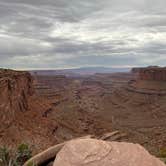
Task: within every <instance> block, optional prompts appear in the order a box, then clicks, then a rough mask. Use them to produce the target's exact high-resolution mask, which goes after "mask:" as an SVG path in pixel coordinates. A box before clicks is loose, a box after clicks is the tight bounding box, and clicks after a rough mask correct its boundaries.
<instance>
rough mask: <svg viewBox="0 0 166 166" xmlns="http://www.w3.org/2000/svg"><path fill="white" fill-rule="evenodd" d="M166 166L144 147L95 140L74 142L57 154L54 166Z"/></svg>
mask: <svg viewBox="0 0 166 166" xmlns="http://www.w3.org/2000/svg"><path fill="white" fill-rule="evenodd" d="M84 165H86V166H101V165H102V166H165V164H164V163H162V162H161V161H160V160H159V159H157V158H155V157H153V156H151V155H150V154H149V153H148V152H147V151H146V150H145V149H144V148H143V147H141V146H140V145H138V144H132V143H118V142H106V141H101V140H95V139H82V140H79V139H78V140H73V141H70V142H68V143H67V144H66V145H65V146H64V147H63V148H62V150H61V151H60V152H59V153H58V154H57V156H56V159H55V161H54V165H53V166H84Z"/></svg>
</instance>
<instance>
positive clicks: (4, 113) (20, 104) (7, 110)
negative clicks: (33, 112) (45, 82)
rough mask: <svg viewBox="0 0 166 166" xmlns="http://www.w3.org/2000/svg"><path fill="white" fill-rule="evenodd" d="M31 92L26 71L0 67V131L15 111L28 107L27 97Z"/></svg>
mask: <svg viewBox="0 0 166 166" xmlns="http://www.w3.org/2000/svg"><path fill="white" fill-rule="evenodd" d="M32 92H33V89H32V77H31V75H30V74H29V73H28V72H17V71H13V70H4V69H0V120H1V125H0V132H2V130H4V129H5V128H8V127H9V126H10V125H11V124H12V122H13V121H14V120H15V119H16V117H17V112H19V111H26V110H27V109H28V102H27V97H28V96H29V95H31V94H32Z"/></svg>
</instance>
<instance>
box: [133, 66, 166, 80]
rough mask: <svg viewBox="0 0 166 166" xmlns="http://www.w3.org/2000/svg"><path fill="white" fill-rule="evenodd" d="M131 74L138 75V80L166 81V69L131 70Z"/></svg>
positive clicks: (155, 67)
mask: <svg viewBox="0 0 166 166" xmlns="http://www.w3.org/2000/svg"><path fill="white" fill-rule="evenodd" d="M132 72H133V73H138V75H139V79H140V80H150V81H166V67H157V66H154V67H153V66H152V67H147V68H133V69H132Z"/></svg>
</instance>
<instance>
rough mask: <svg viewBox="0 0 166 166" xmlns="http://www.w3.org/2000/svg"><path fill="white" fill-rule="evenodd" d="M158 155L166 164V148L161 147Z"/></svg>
mask: <svg viewBox="0 0 166 166" xmlns="http://www.w3.org/2000/svg"><path fill="white" fill-rule="evenodd" d="M158 157H159V158H160V159H161V160H162V161H164V163H165V164H166V148H162V149H160V151H159V154H158Z"/></svg>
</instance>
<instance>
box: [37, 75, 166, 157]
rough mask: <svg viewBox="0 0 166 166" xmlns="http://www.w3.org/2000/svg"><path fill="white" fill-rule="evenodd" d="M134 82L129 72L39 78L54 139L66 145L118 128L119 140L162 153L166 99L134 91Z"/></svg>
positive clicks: (41, 96) (164, 144)
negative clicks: (68, 142)
mask: <svg viewBox="0 0 166 166" xmlns="http://www.w3.org/2000/svg"><path fill="white" fill-rule="evenodd" d="M131 79H134V76H133V75H132V74H128V73H123V74H121V73H117V74H96V75H93V76H87V77H74V78H70V77H60V76H59V77H54V76H36V77H35V80H36V82H35V89H36V93H37V96H39V97H37V98H38V99H42V100H43V101H44V102H43V103H45V102H46V101H47V108H44V109H43V111H42V117H43V118H44V119H46V121H47V120H48V121H49V123H50V122H51V123H52V126H47V127H48V129H50V130H52V131H51V133H52V137H51V139H53V140H54V139H56V141H57V142H63V141H65V140H69V139H72V138H74V137H79V136H84V135H87V134H93V135H95V136H101V135H103V134H104V133H108V132H111V131H115V130H118V131H120V133H122V135H123V136H122V137H120V138H119V141H128V142H134V143H139V144H141V145H143V146H144V147H145V148H147V149H148V150H149V151H150V152H151V153H153V154H157V153H158V151H159V149H160V148H163V147H165V146H166V141H165V140H166V128H165V125H166V114H165V110H166V103H165V100H166V96H159V95H151V94H141V93H137V92H135V91H129V90H128V88H127V87H128V82H129V81H130V80H131ZM34 101H35V100H34ZM36 102H37V100H36ZM41 104H42V101H41Z"/></svg>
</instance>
